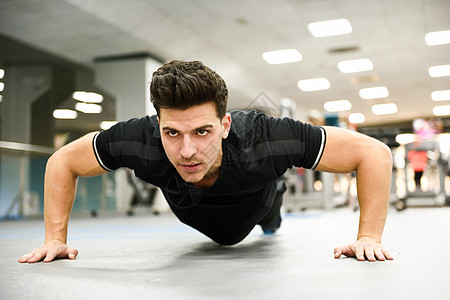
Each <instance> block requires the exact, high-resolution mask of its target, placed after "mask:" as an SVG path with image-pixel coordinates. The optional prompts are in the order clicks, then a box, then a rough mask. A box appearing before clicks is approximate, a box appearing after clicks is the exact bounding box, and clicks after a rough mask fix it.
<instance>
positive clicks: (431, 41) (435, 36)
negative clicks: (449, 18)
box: [425, 30, 450, 46]
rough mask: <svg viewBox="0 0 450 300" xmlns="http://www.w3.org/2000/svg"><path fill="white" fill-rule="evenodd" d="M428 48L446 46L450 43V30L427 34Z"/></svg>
mask: <svg viewBox="0 0 450 300" xmlns="http://www.w3.org/2000/svg"><path fill="white" fill-rule="evenodd" d="M425 42H426V43H427V45H428V46H436V45H444V44H449V43H450V30H444V31H435V32H428V33H427V34H425Z"/></svg>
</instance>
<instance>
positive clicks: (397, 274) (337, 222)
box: [0, 207, 450, 300]
mask: <svg viewBox="0 0 450 300" xmlns="http://www.w3.org/2000/svg"><path fill="white" fill-rule="evenodd" d="M357 222H358V213H355V212H353V211H351V210H350V209H347V208H343V209H336V210H332V211H326V212H321V211H315V212H313V211H306V212H305V213H298V214H293V215H287V216H286V217H285V218H284V221H283V224H282V228H281V229H280V231H279V232H278V233H277V234H276V235H275V236H264V235H262V233H261V230H260V228H259V227H258V228H255V230H254V231H253V232H252V233H251V234H250V236H249V237H247V238H246V239H245V240H244V241H243V242H242V243H240V244H238V245H236V246H231V247H219V246H217V245H216V244H215V243H213V242H211V241H209V240H208V239H207V238H206V237H204V236H202V235H201V234H199V233H197V232H196V231H194V230H192V229H190V228H189V227H187V226H185V225H183V224H181V223H180V222H178V221H177V220H176V219H175V218H174V217H173V216H172V215H171V214H170V213H167V214H166V213H165V214H161V215H159V216H154V215H151V214H148V215H144V214H142V213H141V214H137V215H135V216H132V217H127V216H124V215H114V216H113V215H109V216H105V215H102V213H100V215H99V216H98V217H97V218H91V217H87V216H76V215H75V216H73V217H72V220H71V224H70V233H69V244H70V245H71V246H72V247H74V248H77V249H78V250H79V256H78V258H77V259H76V260H74V261H68V260H58V261H55V262H53V263H49V264H44V263H38V264H19V263H18V262H17V258H18V257H20V256H21V255H23V254H25V253H26V252H28V251H29V250H32V249H33V248H36V247H38V246H40V245H41V243H42V239H43V234H44V230H43V222H42V220H21V221H20V220H18V221H3V222H0V270H1V276H0V299H65V300H70V299H77V300H79V299H171V300H172V299H377V300H379V299H433V300H434V299H450V255H449V253H450V238H449V230H450V208H449V207H445V208H436V207H429V208H408V209H406V210H405V211H402V212H397V211H395V210H394V209H391V211H390V213H389V219H388V222H387V224H386V229H385V235H384V245H385V246H386V247H387V248H388V249H389V250H390V251H391V253H392V254H393V255H394V257H395V260H393V261H385V262H358V261H356V260H355V259H352V258H343V259H339V260H335V259H334V258H333V249H334V247H335V246H338V245H341V244H345V243H348V242H350V241H352V240H353V239H354V237H355V236H356V230H357Z"/></svg>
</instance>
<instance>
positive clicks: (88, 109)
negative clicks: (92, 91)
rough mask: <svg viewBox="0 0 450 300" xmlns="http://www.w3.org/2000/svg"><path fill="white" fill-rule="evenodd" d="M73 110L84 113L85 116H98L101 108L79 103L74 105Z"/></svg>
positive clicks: (95, 105)
mask: <svg viewBox="0 0 450 300" xmlns="http://www.w3.org/2000/svg"><path fill="white" fill-rule="evenodd" d="M75 109H76V110H78V111H81V112H84V113H85V114H99V113H101V112H102V107H101V106H100V105H97V104H91V103H82V102H79V103H77V104H75Z"/></svg>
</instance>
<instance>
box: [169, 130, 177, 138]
mask: <svg viewBox="0 0 450 300" xmlns="http://www.w3.org/2000/svg"><path fill="white" fill-rule="evenodd" d="M167 134H168V135H169V136H171V137H174V136H177V135H178V132H177V131H175V130H169V131H167Z"/></svg>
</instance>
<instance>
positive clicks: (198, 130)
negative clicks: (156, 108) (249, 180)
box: [159, 102, 231, 183]
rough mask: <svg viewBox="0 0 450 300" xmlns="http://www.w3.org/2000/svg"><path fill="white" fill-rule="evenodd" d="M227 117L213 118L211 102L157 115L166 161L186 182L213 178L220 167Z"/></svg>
mask: <svg viewBox="0 0 450 300" xmlns="http://www.w3.org/2000/svg"><path fill="white" fill-rule="evenodd" d="M230 125H231V117H230V115H229V114H226V116H225V117H224V118H223V119H219V118H218V117H217V112H216V107H215V105H214V103H213V102H207V103H205V104H202V105H197V106H193V107H191V108H188V109H185V110H180V109H164V108H161V109H160V112H159V128H160V131H161V140H162V143H163V146H164V149H165V151H166V154H167V157H168V158H169V160H170V162H171V163H172V164H173V166H174V167H175V168H176V169H177V171H178V173H179V174H180V175H181V177H182V178H183V179H184V180H185V181H186V182H191V183H199V182H200V181H201V180H203V179H205V180H207V179H208V178H216V176H217V174H218V171H219V168H220V165H221V163H222V139H223V138H226V137H227V136H228V131H229V129H230Z"/></svg>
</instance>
